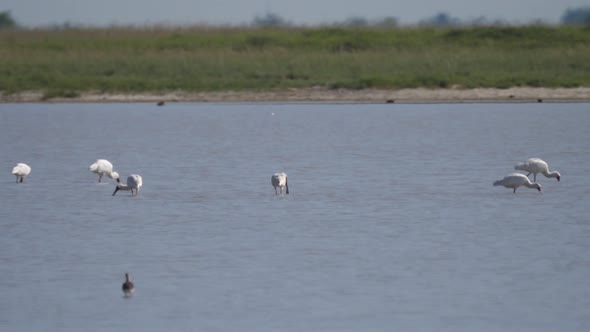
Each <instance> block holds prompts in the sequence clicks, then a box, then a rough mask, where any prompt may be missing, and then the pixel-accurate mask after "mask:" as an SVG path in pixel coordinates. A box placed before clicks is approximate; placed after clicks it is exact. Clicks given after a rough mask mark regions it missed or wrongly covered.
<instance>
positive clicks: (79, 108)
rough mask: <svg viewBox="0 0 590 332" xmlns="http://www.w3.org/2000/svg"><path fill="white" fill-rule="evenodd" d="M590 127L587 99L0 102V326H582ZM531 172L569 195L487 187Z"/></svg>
mask: <svg viewBox="0 0 590 332" xmlns="http://www.w3.org/2000/svg"><path fill="white" fill-rule="evenodd" d="M589 127H590V104H584V103H540V104H485V103H484V104H442V105H440V104H439V105H436V104H415V105H401V104H388V105H385V104H384V105H366V104H359V105H349V104H207V103H201V104H199V103H196V104H193V103H169V104H166V105H165V106H164V107H157V106H156V105H153V104H0V168H1V170H2V172H1V173H0V200H1V202H2V203H1V204H2V207H1V209H0V231H1V232H0V276H1V278H0V294H1V296H0V327H1V330H3V331H11V332H17V331H142V332H143V331H535V332H537V331H590V254H589V253H590V217H589V211H590V206H589V204H590V178H589V174H588V172H589V168H588V165H590V144H589V142H590V129H589ZM529 157H540V158H543V159H544V160H546V161H547V162H548V163H549V166H550V168H552V169H556V170H558V171H559V172H560V173H561V175H562V179H561V182H557V181H556V180H555V179H547V178H545V177H543V176H541V175H540V176H539V177H538V180H539V182H541V183H542V185H543V192H542V194H540V193H538V192H537V191H536V190H531V189H528V188H520V189H519V190H517V192H516V194H513V193H512V190H510V189H506V188H503V187H493V186H492V182H493V181H495V180H498V179H501V178H502V177H503V176H505V175H507V174H508V173H512V172H514V169H513V166H514V164H515V163H516V162H519V161H524V160H525V159H527V158H529ZM97 158H106V159H109V160H110V161H112V162H113V164H114V165H115V170H116V171H118V172H119V173H120V174H121V175H122V177H123V178H126V176H127V175H128V174H131V173H138V174H141V175H142V176H143V180H144V185H143V188H142V189H141V191H140V193H139V196H137V197H131V194H130V193H129V192H119V193H117V195H116V196H114V197H113V196H111V194H112V192H113V190H114V187H115V185H114V181H113V180H112V179H108V178H106V180H107V181H106V182H107V183H106V184H98V183H97V178H98V177H97V176H96V175H95V174H92V173H90V172H89V171H88V166H89V165H90V164H91V163H93V162H94V160H96V159H97ZM17 162H26V163H28V164H29V165H31V167H32V169H33V170H32V173H31V175H30V176H29V177H28V178H26V180H25V183H24V184H16V183H15V177H14V176H13V175H11V174H10V170H11V169H12V167H13V166H14V165H15V164H16V163H17ZM279 171H281V172H286V173H287V174H288V175H289V185H290V186H289V189H290V194H289V195H275V193H274V190H273V188H272V186H271V184H270V177H271V175H272V174H273V173H275V172H279ZM531 177H532V176H531ZM125 272H129V273H130V274H131V278H132V280H133V281H134V283H135V285H136V289H137V291H136V294H135V296H133V297H132V298H123V296H122V295H123V293H122V292H121V284H122V282H123V281H124V280H123V279H124V273H125Z"/></svg>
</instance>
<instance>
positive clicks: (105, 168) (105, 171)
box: [88, 159, 119, 183]
mask: <svg viewBox="0 0 590 332" xmlns="http://www.w3.org/2000/svg"><path fill="white" fill-rule="evenodd" d="M88 170H89V171H91V172H92V173H96V174H98V182H99V183H100V182H102V176H103V175H106V176H108V177H110V178H111V179H116V180H118V179H119V173H117V172H113V164H111V162H110V161H108V160H106V159H97V160H96V161H95V162H94V164H92V165H90V167H88Z"/></svg>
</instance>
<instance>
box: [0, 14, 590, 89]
mask: <svg viewBox="0 0 590 332" xmlns="http://www.w3.org/2000/svg"><path fill="white" fill-rule="evenodd" d="M588 59H590V30H588V29H584V28H578V27H546V26H527V27H480V28H445V29H442V28H441V29H434V28H401V29H400V28H397V29H393V28H391V29H379V28H362V29H358V28H331V27H325V28H319V27H318V28H284V29H254V28H221V27H220V28H209V27H191V28H142V29H138V28H108V29H66V30H10V31H0V91H3V92H5V93H13V92H18V91H25V90H39V91H45V95H46V96H47V98H51V97H52V96H65V97H67V96H70V97H75V96H78V95H79V93H80V92H83V91H99V92H165V91H174V90H183V91H189V92H191V91H222V90H282V89H287V88H304V87H312V86H325V87H331V88H350V89H363V88H386V89H390V88H393V89H395V88H414V87H428V88H447V87H460V88H475V87H493V88H509V87H512V86H544V87H576V86H590V61H588Z"/></svg>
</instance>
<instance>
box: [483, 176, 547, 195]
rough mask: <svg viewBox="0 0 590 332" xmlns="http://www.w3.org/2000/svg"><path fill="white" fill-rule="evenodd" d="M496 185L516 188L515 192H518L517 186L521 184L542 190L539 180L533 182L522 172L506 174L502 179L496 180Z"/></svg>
mask: <svg viewBox="0 0 590 332" xmlns="http://www.w3.org/2000/svg"><path fill="white" fill-rule="evenodd" d="M494 186H504V187H506V188H512V189H514V191H513V193H516V188H518V187H520V186H525V187H527V188H536V189H537V190H538V191H541V185H540V184H539V183H537V182H531V180H529V178H528V177H527V176H526V175H524V174H520V173H512V174H509V175H507V176H505V177H504V178H503V179H502V180H498V181H495V182H494Z"/></svg>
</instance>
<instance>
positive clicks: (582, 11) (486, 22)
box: [252, 7, 590, 27]
mask: <svg viewBox="0 0 590 332" xmlns="http://www.w3.org/2000/svg"><path fill="white" fill-rule="evenodd" d="M252 23H253V25H254V26H258V27H281V26H291V25H293V24H291V23H289V22H288V21H286V20H285V19H283V18H282V17H281V16H280V15H279V14H276V13H267V14H266V15H263V16H256V17H255V18H254V21H253V22H252ZM531 23H533V24H543V22H542V21H540V20H536V21H533V22H531ZM560 23H561V24H564V25H587V26H590V7H580V8H573V9H572V8H570V9H567V10H566V11H565V13H564V14H563V16H562V17H561V21H560ZM331 25H337V26H350V27H396V26H398V19H397V18H396V17H393V16H388V17H385V18H383V19H379V20H368V19H366V18H364V17H362V16H352V17H349V18H347V19H345V20H344V21H341V22H335V23H332V24H331ZM418 25H420V26H438V27H445V26H493V25H509V23H508V22H506V21H502V20H490V19H488V18H486V17H484V16H480V17H477V18H475V19H471V20H466V21H463V20H460V19H458V18H456V17H452V16H451V15H449V14H447V13H444V12H440V13H437V14H435V15H433V16H431V17H428V18H425V19H423V20H421V21H420V22H418Z"/></svg>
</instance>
